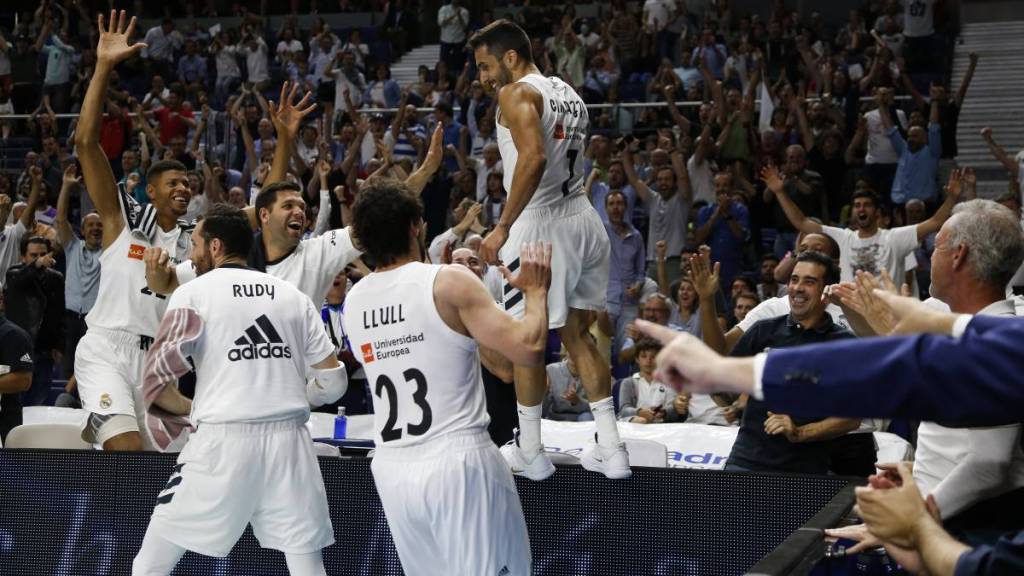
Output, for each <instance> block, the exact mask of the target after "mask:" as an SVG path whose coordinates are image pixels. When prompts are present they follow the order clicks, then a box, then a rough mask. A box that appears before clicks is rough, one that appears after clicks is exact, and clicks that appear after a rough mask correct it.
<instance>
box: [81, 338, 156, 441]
mask: <svg viewBox="0 0 1024 576" xmlns="http://www.w3.org/2000/svg"><path fill="white" fill-rule="evenodd" d="M140 339H141V337H140V336H139V335H137V334H131V333H128V332H121V331H118V330H105V329H102V328H89V331H88V332H86V334H85V336H83V337H82V339H81V341H79V343H78V348H77V349H76V350H75V378H76V379H77V380H78V395H79V396H80V397H81V399H82V408H84V409H85V410H87V411H88V412H89V413H90V417H89V418H88V419H87V420H86V425H85V429H84V430H83V431H82V439H84V440H85V441H86V442H90V443H92V442H95V443H98V444H102V443H104V442H106V441H107V440H109V439H110V438H113V437H114V436H117V435H119V434H123V433H125V432H140V433H142V441H143V444H144V445H145V447H146V449H147V450H155V447H154V445H153V443H152V442H151V440H150V438H149V434H148V433H146V426H145V422H146V420H145V415H146V412H145V410H146V409H145V404H144V403H143V401H142V377H143V372H144V370H145V358H146V350H145V349H143V347H142V346H141V340H140ZM116 415H123V416H130V417H132V418H134V419H135V426H134V427H132V426H131V423H130V422H128V421H127V419H124V418H120V419H113V418H110V417H111V416H116Z"/></svg>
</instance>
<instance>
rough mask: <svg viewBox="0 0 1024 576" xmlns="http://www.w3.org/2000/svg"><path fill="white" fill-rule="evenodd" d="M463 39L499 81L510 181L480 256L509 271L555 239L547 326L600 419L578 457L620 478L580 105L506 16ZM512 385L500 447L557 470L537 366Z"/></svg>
mask: <svg viewBox="0 0 1024 576" xmlns="http://www.w3.org/2000/svg"><path fill="white" fill-rule="evenodd" d="M469 45H470V46H471V47H472V48H473V51H474V55H475V58H476V64H477V68H478V69H479V70H480V81H481V82H483V83H484V84H486V85H490V86H491V87H493V88H496V89H497V90H498V116H497V132H498V148H499V150H500V151H501V161H502V163H503V164H504V166H505V189H506V190H508V203H507V204H506V205H505V210H504V211H503V212H502V214H501V218H500V219H499V220H498V223H497V225H496V226H495V228H494V230H493V231H492V232H491V233H490V234H488V235H487V237H486V238H484V241H483V244H482V245H481V246H480V255H481V256H482V257H483V258H484V260H486V261H487V262H488V263H492V264H493V263H496V262H498V261H501V262H504V263H505V264H506V265H507V266H508V267H509V269H511V270H515V269H516V267H517V266H519V265H520V255H519V247H520V246H521V245H523V244H526V243H530V242H536V241H538V240H542V239H543V240H545V241H550V242H551V243H552V245H553V246H554V254H553V256H552V259H551V276H552V280H551V285H552V286H551V292H550V294H549V296H548V326H549V327H550V328H552V329H555V328H557V329H558V331H559V334H560V335H561V337H562V343H563V344H564V345H565V348H566V350H568V352H569V356H570V357H571V358H572V359H573V361H574V362H575V363H576V366H578V367H579V370H580V377H581V380H582V381H583V387H584V388H585V389H586V391H587V397H588V398H590V400H591V402H590V410H591V412H592V413H593V414H594V420H595V424H596V426H597V443H596V445H594V446H591V447H590V448H589V449H588V450H587V451H586V452H584V454H583V455H582V457H581V458H580V461H581V463H582V464H583V466H584V467H585V468H587V469H588V470H593V471H597V472H603V473H604V474H605V476H607V477H608V478H626V477H628V476H629V475H630V471H629V458H628V455H627V454H626V449H625V446H624V445H623V444H622V443H621V442H620V440H619V431H618V428H617V427H616V420H615V406H614V404H613V400H612V397H611V386H610V384H609V382H610V381H611V377H610V374H609V370H610V367H609V366H608V363H607V362H606V361H605V360H604V359H603V358H602V357H601V354H600V353H599V352H598V350H597V346H596V345H595V344H594V342H593V340H591V339H590V338H589V337H588V336H587V329H588V327H589V326H590V324H591V322H592V318H593V312H592V311H597V310H603V309H604V307H605V303H606V297H607V286H608V265H609V264H608V259H609V243H608V236H607V233H606V232H605V230H604V225H603V224H602V223H601V218H600V216H598V214H597V211H596V210H594V208H593V206H592V205H591V204H590V201H589V200H588V199H587V197H586V195H585V193H584V191H583V147H584V143H585V141H586V137H587V127H588V125H589V117H588V115H587V107H586V106H585V105H584V104H583V100H581V99H580V97H579V96H578V95H577V94H576V92H575V91H574V90H573V89H572V87H571V86H569V85H568V84H566V83H565V82H563V81H562V80H560V79H558V78H545V77H544V76H542V75H541V74H540V71H539V70H538V69H537V66H535V65H534V63H533V55H532V53H531V51H530V39H529V38H528V37H527V36H526V33H525V32H523V30H522V29H521V28H519V27H518V26H516V25H515V24H513V23H511V22H509V21H508V20H498V21H496V22H492V23H491V24H488V25H487V26H485V27H484V28H482V29H481V30H480V31H479V32H477V33H476V34H475V35H474V36H473V37H472V38H471V39H470V41H469ZM504 292H505V309H506V310H508V311H509V312H510V313H511V314H512V315H513V316H516V317H521V316H522V314H523V311H524V305H523V296H522V294H521V293H519V292H518V291H517V290H516V288H515V287H514V286H511V285H508V284H506V286H505V290H504ZM515 386H516V397H517V398H518V410H519V435H518V440H517V441H516V442H512V443H509V444H507V445H506V446H504V447H502V454H503V455H504V456H505V458H506V459H507V460H508V462H509V464H510V465H511V467H512V470H513V471H514V472H515V473H516V474H520V475H522V476H525V477H527V478H530V479H531V480H543V479H544V478H547V477H548V476H550V475H551V474H552V473H554V471H555V468H554V466H553V465H552V464H551V460H550V459H548V457H547V455H546V454H544V450H543V445H542V444H541V438H540V418H541V411H542V407H543V401H544V396H545V394H546V391H547V381H546V376H545V371H544V366H534V367H527V366H516V367H515Z"/></svg>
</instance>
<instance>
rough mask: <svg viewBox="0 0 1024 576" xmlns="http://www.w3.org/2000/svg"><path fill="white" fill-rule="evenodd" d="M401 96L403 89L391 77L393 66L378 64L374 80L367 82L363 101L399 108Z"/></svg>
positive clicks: (376, 105) (379, 105)
mask: <svg viewBox="0 0 1024 576" xmlns="http://www.w3.org/2000/svg"><path fill="white" fill-rule="evenodd" d="M364 46H365V44H364ZM356 65H357V66H358V62H357V64H356ZM401 98H402V89H401V87H399V86H398V82H395V81H394V80H392V79H391V67H390V66H388V65H387V64H385V63H383V62H381V63H379V64H377V66H375V67H374V80H373V82H370V83H369V84H367V86H366V90H365V92H364V93H363V101H364V102H366V103H367V104H368V105H369V106H371V107H373V108H397V107H398V103H399V101H400V100H401Z"/></svg>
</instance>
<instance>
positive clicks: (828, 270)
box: [796, 250, 839, 286]
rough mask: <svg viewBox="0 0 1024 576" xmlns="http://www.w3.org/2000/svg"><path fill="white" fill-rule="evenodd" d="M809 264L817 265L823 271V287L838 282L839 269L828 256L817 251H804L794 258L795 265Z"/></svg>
mask: <svg viewBox="0 0 1024 576" xmlns="http://www.w3.org/2000/svg"><path fill="white" fill-rule="evenodd" d="M801 262H811V263H813V264H818V265H820V266H821V267H823V268H824V269H825V285H826V286H827V285H829V284H835V283H836V282H838V281H839V269H838V268H837V267H836V263H835V262H833V261H832V258H830V257H829V256H828V255H826V254H823V253H821V252H818V251H817V250H804V251H803V252H801V253H800V254H798V255H797V257H796V263H797V264H799V263H801Z"/></svg>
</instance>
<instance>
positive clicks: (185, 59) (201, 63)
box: [178, 40, 207, 97]
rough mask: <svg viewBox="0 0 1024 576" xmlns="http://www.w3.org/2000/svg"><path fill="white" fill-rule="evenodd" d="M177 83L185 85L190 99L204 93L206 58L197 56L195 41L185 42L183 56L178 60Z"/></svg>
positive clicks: (197, 50) (197, 49) (197, 48)
mask: <svg viewBox="0 0 1024 576" xmlns="http://www.w3.org/2000/svg"><path fill="white" fill-rule="evenodd" d="M178 81H179V82H181V83H182V84H184V85H185V91H186V92H187V93H188V94H189V96H190V97H196V96H198V95H199V92H204V91H206V84H207V77H206V58H204V57H203V56H200V55H199V45H198V44H197V43H196V41H195V40H189V41H187V42H185V55H184V56H182V57H181V59H180V60H178Z"/></svg>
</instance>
